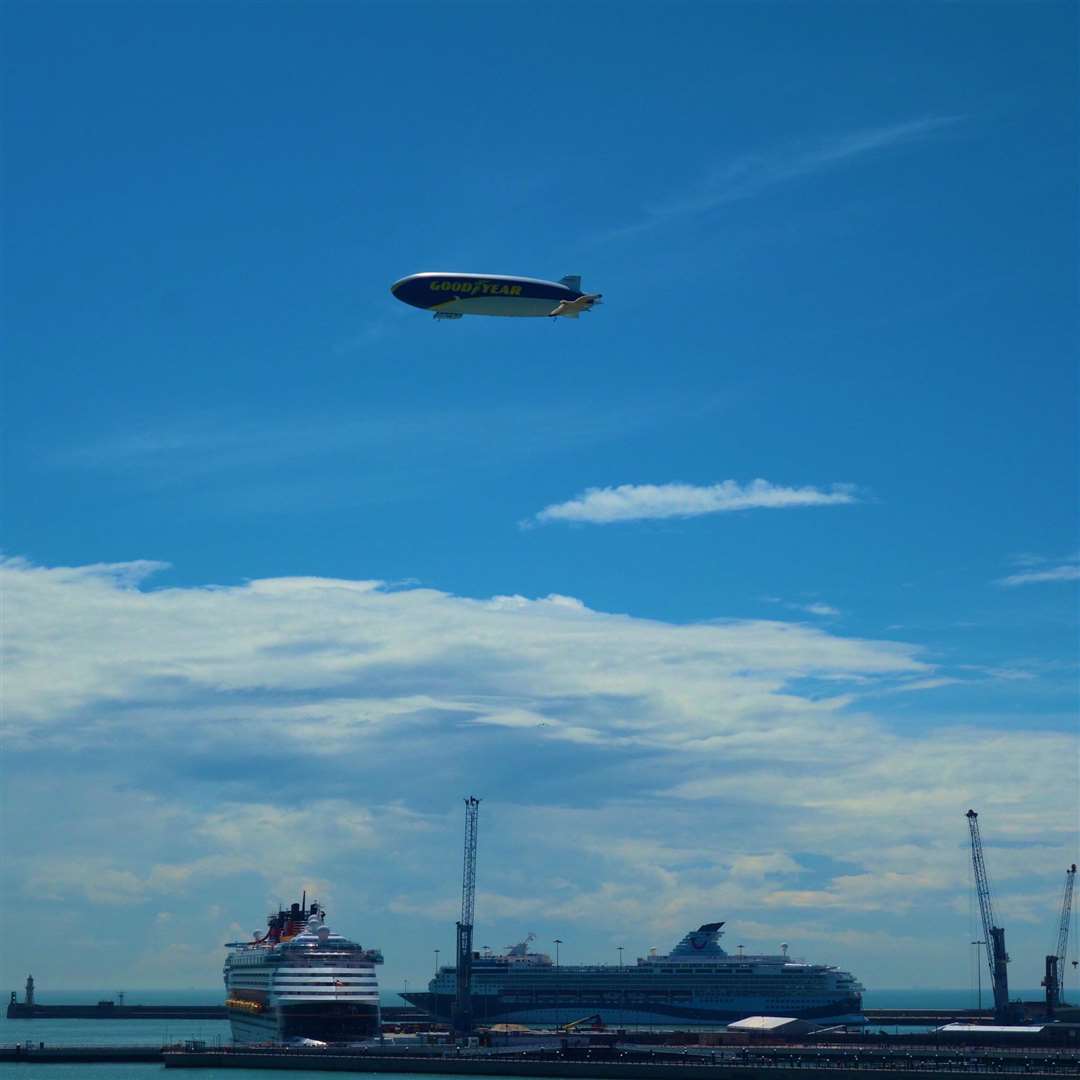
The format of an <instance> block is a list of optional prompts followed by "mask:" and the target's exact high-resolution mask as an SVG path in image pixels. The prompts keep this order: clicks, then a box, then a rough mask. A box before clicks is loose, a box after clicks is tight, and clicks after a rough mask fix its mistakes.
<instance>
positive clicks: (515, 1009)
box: [402, 992, 866, 1027]
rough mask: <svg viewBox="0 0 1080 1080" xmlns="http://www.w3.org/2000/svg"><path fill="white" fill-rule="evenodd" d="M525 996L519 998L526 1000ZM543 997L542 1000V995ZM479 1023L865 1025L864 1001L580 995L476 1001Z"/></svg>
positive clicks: (439, 1005) (436, 1006) (450, 1003)
mask: <svg viewBox="0 0 1080 1080" xmlns="http://www.w3.org/2000/svg"><path fill="white" fill-rule="evenodd" d="M402 996H403V997H404V998H405V1000H406V1001H408V1002H409V1003H410V1004H412V1005H415V1006H416V1007H417V1008H419V1009H423V1011H424V1012H426V1013H428V1014H429V1015H431V1016H433V1017H436V1018H437V1019H439V1020H446V1021H449V1020H450V1019H451V1016H452V1013H453V1007H454V997H453V995H452V994H432V993H412V994H403V995H402ZM521 996H522V995H515V997H516V998H520V997H521ZM538 996H539V995H538ZM472 1013H473V1020H474V1021H475V1022H476V1023H478V1024H537V1025H545V1026H553V1027H554V1026H558V1025H559V1024H566V1023H569V1022H570V1021H572V1020H577V1019H580V1018H581V1017H583V1016H590V1015H592V1014H594V1013H595V1014H599V1016H600V1017H601V1020H602V1021H603V1023H604V1024H605V1025H607V1026H608V1027H622V1026H625V1025H649V1026H657V1027H673V1026H681V1025H692V1026H694V1027H707V1026H724V1025H726V1024H732V1023H734V1022H735V1021H736V1020H744V1019H746V1017H748V1016H760V1015H773V1016H776V1015H781V1016H791V1017H795V1018H796V1019H800V1020H813V1021H815V1022H816V1023H820V1024H865V1023H866V1017H865V1016H863V1014H862V1002H861V1000H860V999H859V998H856V997H851V998H841V999H838V1000H835V1001H828V1002H823V1003H822V1004H820V1005H811V1006H798V1007H790V1008H789V1007H787V1006H777V1005H775V1004H773V1003H770V1002H766V1001H764V1000H762V999H761V998H752V997H746V998H744V999H738V998H735V999H733V1000H732V1001H731V1002H729V1003H727V1004H725V1005H724V1006H723V1007H713V1006H695V1005H694V1004H693V1003H692V1002H688V1003H685V1004H684V1003H681V1002H679V1003H672V1002H662V1001H653V1002H646V1003H642V1002H637V1001H634V1002H631V1001H627V1002H626V1003H625V1004H619V1003H614V1004H613V1003H612V1002H611V1001H610V1000H605V999H604V998H598V997H590V995H589V994H588V993H587V992H586V993H581V994H580V995H574V998H573V1000H567V1001H566V1002H565V1003H564V1004H559V1005H554V1004H549V1003H545V1002H543V1001H542V1000H535V999H534V1000H533V1001H521V1000H515V1001H507V1000H504V999H503V997H501V996H498V995H490V994H473V995H472Z"/></svg>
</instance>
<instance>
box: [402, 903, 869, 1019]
mask: <svg viewBox="0 0 1080 1080" xmlns="http://www.w3.org/2000/svg"><path fill="white" fill-rule="evenodd" d="M723 925H724V924H723V923H722V922H713V923H705V924H704V925H703V926H699V927H698V928H697V929H696V930H691V931H690V932H689V933H688V934H687V935H686V936H685V937H684V938H683V939H682V940H681V941H680V942H679V943H678V944H677V945H676V946H675V948H674V949H672V950H671V952H670V953H666V954H664V955H658V954H657V952H656V950H655V949H653V950H651V951H650V952H649V955H648V956H644V957H641V958H639V959H638V961H637V963H636V964H627V965H626V966H625V967H624V966H622V965H619V966H615V965H611V966H608V965H604V966H599V965H597V966H577V965H574V966H568V965H565V964H563V965H559V964H553V963H552V962H551V957H550V956H548V955H547V954H546V953H538V952H530V951H529V943H530V941H531V940H532V937H533V936H532V935H529V937H528V938H526V940H525V941H523V942H520V943H519V944H517V945H514V946H511V947H509V948H508V950H507V951H506V952H505V953H503V954H501V955H497V954H495V953H492V952H490V951H487V950H485V951H482V952H478V953H474V954H473V970H472V986H471V990H472V1011H473V1017H474V1019H475V1021H476V1023H479V1024H490V1023H515V1024H544V1025H549V1024H551V1025H558V1024H564V1023H568V1022H570V1021H572V1020H577V1019H581V1018H583V1017H586V1016H592V1015H595V1014H598V1015H599V1016H600V1018H601V1021H602V1022H603V1023H605V1024H607V1025H608V1026H609V1027H621V1026H624V1025H633V1024H645V1025H657V1026H665V1027H670V1026H673V1025H680V1026H681V1025H689V1026H693V1027H698V1026H708V1025H722V1024H729V1023H733V1022H734V1021H736V1020H742V1019H744V1018H745V1017H748V1016H791V1017H798V1018H801V1019H806V1020H815V1021H817V1022H818V1023H823V1024H864V1023H866V1018H865V1017H864V1016H863V1014H862V990H863V987H862V985H861V984H860V983H859V982H858V981H857V980H856V979H855V978H854V977H853V976H852V975H850V974H849V973H848V972H846V971H840V970H838V969H837V968H835V967H832V966H829V965H826V964H810V963H806V962H805V961H802V960H794V959H791V958H790V957H789V956H788V947H787V946H786V945H781V946H780V949H781V951H780V952H779V953H777V954H775V955H751V954H746V955H743V953H742V947H741V946H740V949H739V954H738V955H736V956H731V955H730V954H728V953H726V952H725V951H724V950H723V949H722V948H721V947H720V942H719V939H720V936H721V934H722V933H723V930H722V929H721V928H722V927H723ZM455 978H456V969H455V968H454V967H452V966H450V967H441V968H440V969H439V971H438V972H437V973H436V975H435V977H434V978H433V979H432V980H431V982H430V983H429V984H428V991H427V993H409V994H405V995H403V996H404V997H405V998H406V999H407V1000H408V1001H409V1002H411V1003H412V1004H413V1005H416V1006H417V1007H418V1008H421V1009H423V1010H424V1011H425V1012H428V1013H430V1014H431V1015H433V1016H436V1017H439V1018H440V1019H444V1020H448V1019H450V1017H451V1011H452V1009H453V1004H454V993H455Z"/></svg>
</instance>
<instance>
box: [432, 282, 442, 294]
mask: <svg viewBox="0 0 1080 1080" xmlns="http://www.w3.org/2000/svg"><path fill="white" fill-rule="evenodd" d="M442 287H443V282H441V281H433V282H432V283H431V289H432V291H433V292H434V291H435V290H437V289H441V288H442Z"/></svg>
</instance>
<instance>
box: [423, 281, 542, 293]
mask: <svg viewBox="0 0 1080 1080" xmlns="http://www.w3.org/2000/svg"><path fill="white" fill-rule="evenodd" d="M431 291H432V292H456V293H462V294H464V295H466V296H520V295H521V286H520V285H505V284H500V283H499V282H497V281H433V282H432V283H431Z"/></svg>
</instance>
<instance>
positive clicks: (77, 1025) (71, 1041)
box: [0, 987, 1042, 1080]
mask: <svg viewBox="0 0 1080 1080" xmlns="http://www.w3.org/2000/svg"><path fill="white" fill-rule="evenodd" d="M1013 993H1014V995H1015V996H1016V997H1020V998H1023V999H1024V1000H1026V1001H1038V1000H1040V998H1041V997H1042V992H1041V991H1038V990H1020V991H1014V992H1013ZM19 998H20V1000H21V999H22V992H21V989H20V993H19ZM110 998H111V999H115V998H116V993H115V991H108V990H107V991H100V990H86V991H75V990H68V991H63V992H60V991H57V992H55V993H52V994H41V993H40V992H39V993H38V996H37V1000H38V1001H39V1002H40V1003H41V1004H42V1005H49V1004H81V1003H83V1002H91V1003H92V1002H95V1001H100V1000H102V999H110ZM382 999H383V1004H384V1005H401V1004H402V1001H401V998H400V997H398V995H397V994H391V993H384V994H383V995H382ZM221 1000H222V998H221V991H219V990H138V991H131V992H130V993H128V994H126V995H125V997H124V1002H125V1004H127V1005H158V1004H166V1003H175V1002H183V1003H184V1004H190V1005H216V1004H220V1002H221ZM5 1004H6V1002H5ZM863 1004H864V1005H865V1006H866V1007H867V1008H868V1009H911V1008H919V1007H922V1008H928V1009H963V1008H972V1007H974V1006H975V1004H976V1002H975V992H974V991H972V990H868V991H866V993H865V994H864V995H863ZM989 1004H990V995H989V993H988V992H987V990H986V988H985V987H984V988H983V1006H984V1007H987V1006H989ZM184 1039H202V1040H204V1041H205V1042H206V1043H207V1045H209V1046H214V1045H217V1044H219V1043H220V1044H222V1045H226V1046H227V1045H228V1044H229V1041H230V1038H229V1024H228V1021H226V1020H202V1021H200V1020H8V1019H7V1018H6V1017H4V1016H3V1015H2V1014H0V1045H4V1046H11V1045H13V1044H14V1043H17V1042H26V1041H28V1040H29V1041H31V1042H34V1043H37V1042H42V1041H44V1042H45V1043H47V1044H52V1045H70V1046H87V1045H114V1046H115V1045H127V1046H131V1045H135V1044H139V1045H152V1046H160V1045H162V1044H163V1043H172V1042H178V1041H182V1040H184ZM169 1075H170V1076H171V1075H173V1074H172V1073H171V1072H170V1074H169ZM266 1075H267V1074H266V1073H265V1071H262V1070H258V1069H206V1070H199V1074H198V1080H266ZM287 1075H288V1076H289V1077H292V1078H295V1080H326V1077H327V1076H328V1075H330V1074H328V1073H324V1072H307V1071H305V1072H290V1073H288V1074H287ZM373 1075H374V1074H373ZM0 1076H4V1077H11V1078H15V1077H18V1078H19V1080H22V1078H24V1077H25V1078H26V1080H34V1078H37V1080H66V1078H68V1077H72V1078H74V1077H81V1078H84V1080H111V1078H112V1077H116V1078H117V1080H150V1078H151V1077H153V1078H154V1080H163V1076H164V1069H163V1066H161V1065H156V1064H146V1063H136V1064H132V1065H116V1064H104V1065H32V1064H26V1063H21V1062H20V1063H7V1062H3V1063H0ZM399 1080H430V1077H421V1076H420V1075H414V1074H411V1073H408V1074H404V1073H403V1074H399Z"/></svg>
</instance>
